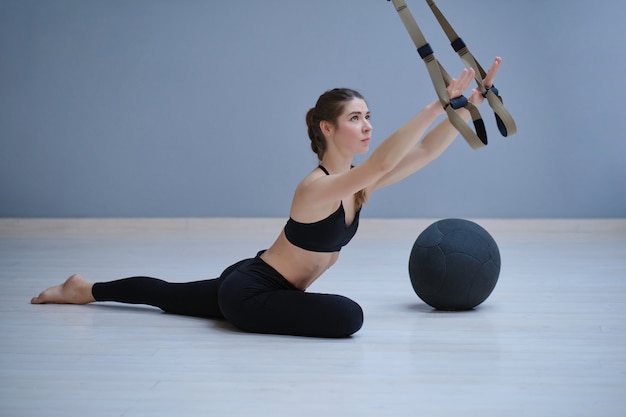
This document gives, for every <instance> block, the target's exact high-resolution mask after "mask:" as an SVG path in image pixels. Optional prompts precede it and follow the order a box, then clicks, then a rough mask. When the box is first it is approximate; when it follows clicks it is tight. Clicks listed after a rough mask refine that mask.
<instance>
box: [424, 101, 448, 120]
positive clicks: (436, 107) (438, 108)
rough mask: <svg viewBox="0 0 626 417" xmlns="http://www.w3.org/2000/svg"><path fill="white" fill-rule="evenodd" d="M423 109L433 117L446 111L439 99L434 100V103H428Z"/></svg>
mask: <svg viewBox="0 0 626 417" xmlns="http://www.w3.org/2000/svg"><path fill="white" fill-rule="evenodd" d="M423 111H424V112H425V113H427V114H429V115H430V116H432V117H433V118H435V117H437V116H440V115H442V114H444V113H445V111H444V109H443V106H442V105H441V102H440V101H439V100H437V101H433V102H432V103H430V104H428V105H427V106H426V107H424V110H423Z"/></svg>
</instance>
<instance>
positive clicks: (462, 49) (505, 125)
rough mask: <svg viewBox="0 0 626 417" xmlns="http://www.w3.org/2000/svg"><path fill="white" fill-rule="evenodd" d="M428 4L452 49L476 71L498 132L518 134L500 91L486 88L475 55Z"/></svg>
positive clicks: (433, 3)
mask: <svg viewBox="0 0 626 417" xmlns="http://www.w3.org/2000/svg"><path fill="white" fill-rule="evenodd" d="M426 3H428V5H429V6H430V9H431V10H432V12H433V14H434V15H435V17H436V18H437V20H438V21H439V25H440V26H441V28H442V29H443V31H444V32H445V33H446V36H447V37H448V39H449V40H450V45H452V49H454V51H455V52H456V53H457V54H458V55H459V57H460V58H461V59H462V60H463V62H464V63H465V65H466V66H467V67H469V68H473V69H474V73H475V74H476V75H475V79H476V84H477V85H478V89H479V91H480V92H481V93H482V95H483V97H485V98H486V99H487V102H488V103H489V106H491V108H492V109H493V111H494V113H495V116H496V123H497V125H498V130H500V133H501V134H502V136H510V135H513V134H515V132H517V126H516V125H515V120H513V117H512V116H511V114H510V113H509V112H508V111H507V109H505V108H504V104H503V103H502V97H500V95H499V94H498V89H497V88H495V87H494V86H491V87H489V88H487V87H485V83H484V81H483V79H484V78H485V77H486V75H487V74H486V73H485V70H484V69H483V67H481V66H480V64H479V63H478V61H477V60H476V58H474V55H472V53H471V52H470V50H469V48H468V47H467V45H465V42H463V39H461V37H460V36H459V35H457V33H456V32H455V30H454V29H453V28H452V25H450V22H448V20H447V19H446V18H445V16H444V15H443V13H441V10H439V8H438V7H437V5H436V4H435V2H434V1H433V0H426Z"/></svg>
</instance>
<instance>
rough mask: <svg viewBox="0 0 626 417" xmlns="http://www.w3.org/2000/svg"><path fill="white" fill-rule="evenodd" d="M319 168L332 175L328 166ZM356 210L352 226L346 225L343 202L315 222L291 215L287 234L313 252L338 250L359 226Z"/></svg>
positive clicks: (297, 244)
mask: <svg viewBox="0 0 626 417" xmlns="http://www.w3.org/2000/svg"><path fill="white" fill-rule="evenodd" d="M319 168H320V169H321V170H322V171H324V172H325V173H326V175H330V174H329V173H328V171H327V170H326V168H324V167H323V166H321V165H320V166H319ZM360 213H361V210H358V211H357V212H356V215H355V216H354V220H353V221H352V224H351V225H350V226H346V212H345V211H344V208H343V203H341V204H339V208H338V209H337V210H335V212H334V213H332V214H331V215H330V216H328V217H326V218H325V219H322V220H319V221H316V222H314V223H300V222H298V221H295V220H294V219H292V218H291V217H290V218H289V220H287V224H286V225H285V229H284V231H285V236H286V237H287V240H288V241H289V242H291V243H292V244H293V245H295V246H297V247H299V248H302V249H305V250H309V251H312V252H337V251H340V250H341V248H342V247H344V246H345V245H347V244H348V242H350V240H352V238H353V237H354V235H355V234H356V231H357V229H358V228H359V214H360Z"/></svg>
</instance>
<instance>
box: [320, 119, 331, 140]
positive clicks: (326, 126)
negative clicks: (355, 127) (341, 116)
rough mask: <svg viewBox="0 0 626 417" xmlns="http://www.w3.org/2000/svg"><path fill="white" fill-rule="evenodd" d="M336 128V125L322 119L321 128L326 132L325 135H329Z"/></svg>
mask: <svg viewBox="0 0 626 417" xmlns="http://www.w3.org/2000/svg"><path fill="white" fill-rule="evenodd" d="M333 129H334V126H333V125H332V124H331V123H329V122H328V121H327V120H322V121H320V130H321V131H322V133H323V134H324V136H326V137H328V136H329V135H330V134H331V133H332V131H333Z"/></svg>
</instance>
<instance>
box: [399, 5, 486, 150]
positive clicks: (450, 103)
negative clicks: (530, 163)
mask: <svg viewBox="0 0 626 417" xmlns="http://www.w3.org/2000/svg"><path fill="white" fill-rule="evenodd" d="M391 2H392V3H393V5H394V7H395V8H396V11H397V12H398V15H399V16H400V19H401V20H402V23H404V26H405V28H406V30H407V31H408V32H409V35H410V36H411V39H413V43H414V44H415V46H416V47H417V51H418V53H419V54H420V57H421V58H422V60H423V61H424V63H425V64H426V68H427V69H428V73H429V75H430V79H431V80H432V83H433V86H434V87H435V91H436V92H437V96H438V97H439V101H440V102H441V105H442V106H443V108H444V109H445V111H446V113H447V115H448V119H449V120H450V123H452V125H453V126H454V127H455V128H456V129H457V130H458V131H459V133H460V134H461V136H463V138H464V139H465V141H466V142H467V143H468V144H469V145H470V146H471V147H472V149H478V148H481V147H483V146H485V145H487V133H486V131H485V125H484V123H483V120H482V118H481V116H480V113H479V112H478V109H477V108H476V106H474V105H473V104H472V103H470V102H469V101H467V99H466V98H465V97H463V96H461V97H458V98H455V99H454V100H450V97H449V95H448V91H447V87H448V85H450V81H451V80H452V79H451V77H450V75H448V73H447V72H446V70H445V69H444V68H443V66H441V64H440V63H439V61H437V58H435V54H434V53H433V50H432V48H431V47H430V45H429V44H428V42H427V41H426V38H424V35H423V34H422V31H421V30H420V28H419V26H418V25H417V22H416V21H415V19H414V18H413V15H412V14H411V12H410V11H409V8H408V7H407V5H406V2H405V1H404V0H391ZM460 107H465V108H466V109H467V110H469V112H470V114H471V116H472V120H473V122H474V127H475V129H476V132H474V131H473V130H472V129H471V128H470V127H469V126H468V124H467V123H466V122H465V121H464V120H463V118H462V117H460V116H459V115H458V114H457V112H456V111H455V110H456V109H458V108H460Z"/></svg>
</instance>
